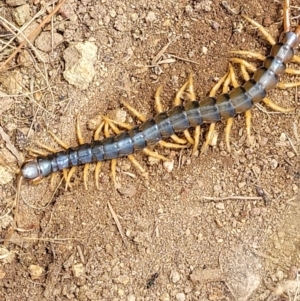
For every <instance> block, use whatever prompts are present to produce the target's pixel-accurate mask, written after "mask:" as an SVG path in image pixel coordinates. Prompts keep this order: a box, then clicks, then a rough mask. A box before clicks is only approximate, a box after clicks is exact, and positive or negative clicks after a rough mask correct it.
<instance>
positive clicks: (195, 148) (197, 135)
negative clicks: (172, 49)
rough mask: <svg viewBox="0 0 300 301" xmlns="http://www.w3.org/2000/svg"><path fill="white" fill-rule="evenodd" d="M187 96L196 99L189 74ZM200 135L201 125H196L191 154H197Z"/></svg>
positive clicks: (192, 99) (191, 77)
mask: <svg viewBox="0 0 300 301" xmlns="http://www.w3.org/2000/svg"><path fill="white" fill-rule="evenodd" d="M187 90H188V93H189V97H190V100H191V101H194V100H196V94H195V90H194V82H193V75H192V74H191V75H190V77H189V80H188V87H187ZM200 135H201V127H200V125H197V126H196V127H195V129H194V145H193V150H192V155H193V156H196V155H197V154H198V148H199V143H200Z"/></svg>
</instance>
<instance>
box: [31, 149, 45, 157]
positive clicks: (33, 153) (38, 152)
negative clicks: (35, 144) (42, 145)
mask: <svg viewBox="0 0 300 301" xmlns="http://www.w3.org/2000/svg"><path fill="white" fill-rule="evenodd" d="M27 151H28V153H29V155H30V156H32V157H36V156H47V155H48V153H46V152H43V151H41V150H38V149H33V148H27Z"/></svg>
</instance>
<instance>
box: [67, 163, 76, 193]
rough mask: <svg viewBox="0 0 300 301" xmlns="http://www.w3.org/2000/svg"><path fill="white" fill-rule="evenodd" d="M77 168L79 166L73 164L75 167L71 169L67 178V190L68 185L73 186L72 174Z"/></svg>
mask: <svg viewBox="0 0 300 301" xmlns="http://www.w3.org/2000/svg"><path fill="white" fill-rule="evenodd" d="M76 170H77V167H76V166H73V167H72V168H71V169H70V171H69V172H68V175H67V179H66V186H65V190H67V189H68V187H70V188H71V184H70V181H71V178H72V176H73V175H74V174H75V172H76Z"/></svg>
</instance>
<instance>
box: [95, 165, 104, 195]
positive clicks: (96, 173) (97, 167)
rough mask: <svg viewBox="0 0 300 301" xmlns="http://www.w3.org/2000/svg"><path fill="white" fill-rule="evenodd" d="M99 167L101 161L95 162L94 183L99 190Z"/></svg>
mask: <svg viewBox="0 0 300 301" xmlns="http://www.w3.org/2000/svg"><path fill="white" fill-rule="evenodd" d="M101 167H102V162H101V161H100V162H97V164H96V167H95V185H96V187H97V189H98V190H99V175H100V172H101Z"/></svg>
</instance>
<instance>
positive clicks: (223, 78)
mask: <svg viewBox="0 0 300 301" xmlns="http://www.w3.org/2000/svg"><path fill="white" fill-rule="evenodd" d="M228 75H229V72H227V73H226V74H225V75H224V76H223V77H222V78H220V79H219V81H218V82H217V83H216V84H215V85H214V86H213V87H212V89H211V90H210V93H209V96H211V97H213V96H215V95H216V94H217V92H218V90H219V89H220V87H221V86H222V84H223V83H224V81H225V80H226V78H227V77H228Z"/></svg>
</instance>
